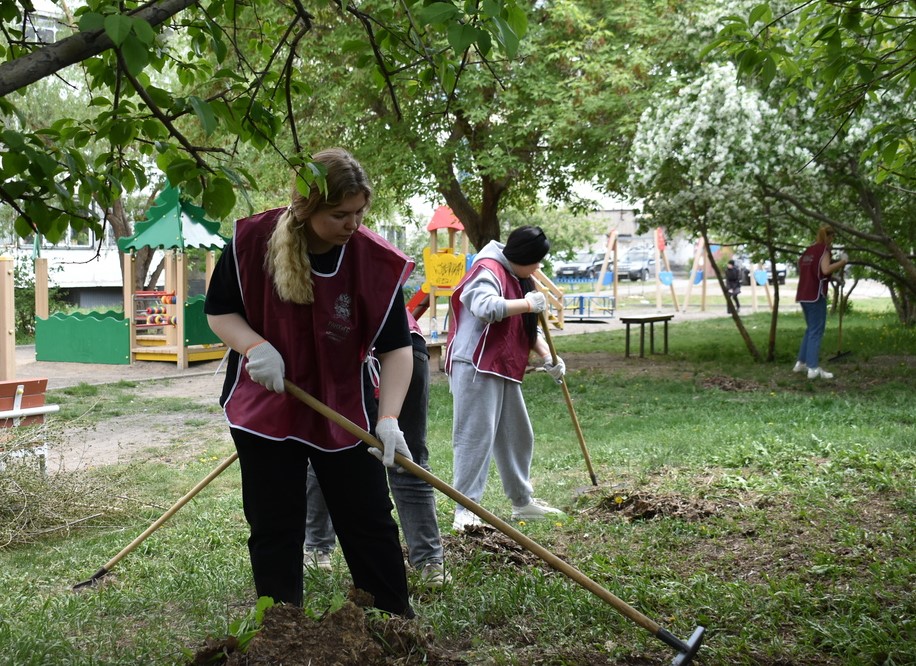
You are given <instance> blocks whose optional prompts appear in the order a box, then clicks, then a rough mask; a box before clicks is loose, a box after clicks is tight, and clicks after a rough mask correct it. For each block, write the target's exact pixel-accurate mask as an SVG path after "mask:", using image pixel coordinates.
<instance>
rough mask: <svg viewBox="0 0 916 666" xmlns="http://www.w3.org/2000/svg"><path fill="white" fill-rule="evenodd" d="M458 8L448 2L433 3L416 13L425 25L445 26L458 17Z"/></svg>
mask: <svg viewBox="0 0 916 666" xmlns="http://www.w3.org/2000/svg"><path fill="white" fill-rule="evenodd" d="M458 14H459V12H458V8H457V7H456V6H455V5H453V4H452V3H450V2H434V3H432V4H431V5H427V6H426V7H424V8H423V9H421V10H420V11H419V12H418V15H419V17H420V19H421V20H422V21H423V22H424V23H426V24H445V23H448V22H449V21H451V20H452V19H454V18H455V17H456V16H458Z"/></svg>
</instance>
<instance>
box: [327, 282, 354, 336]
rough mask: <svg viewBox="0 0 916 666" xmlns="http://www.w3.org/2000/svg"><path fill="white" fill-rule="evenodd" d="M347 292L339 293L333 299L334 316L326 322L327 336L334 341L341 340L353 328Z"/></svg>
mask: <svg viewBox="0 0 916 666" xmlns="http://www.w3.org/2000/svg"><path fill="white" fill-rule="evenodd" d="M351 305H352V303H351V299H350V295H349V294H340V295H339V296H338V297H337V300H336V301H334V317H333V318H332V319H331V321H330V322H328V328H327V331H326V333H327V336H328V337H329V338H330V339H331V340H333V341H334V342H342V341H343V340H344V339H346V337H347V336H348V335H350V331H352V330H353V324H352V323H351V319H352V307H351Z"/></svg>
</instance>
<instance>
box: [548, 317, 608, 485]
mask: <svg viewBox="0 0 916 666" xmlns="http://www.w3.org/2000/svg"><path fill="white" fill-rule="evenodd" d="M538 317H539V319H540V322H541V328H542V329H543V331H544V338H545V339H546V340H547V347H548V348H549V349H550V358H551V362H553V363H556V362H557V350H556V349H555V348H554V346H553V338H552V337H550V331H549V330H548V328H547V317H546V315H545V314H544V313H543V312H542V313H540V315H538ZM560 386H562V387H563V397H564V398H566V408H567V409H568V410H569V416H570V418H571V419H572V423H573V428H575V430H576V437H578V438H579V448H580V449H582V455H583V456H584V457H585V466H586V467H587V468H588V475H589V476H590V477H591V479H592V485H593V486H597V485H598V479H597V477H596V476H595V470H594V469H592V459H591V457H590V456H589V455H588V447H587V446H586V445H585V435H583V434H582V426H580V425H579V417H578V416H576V408H575V407H573V401H572V396H571V395H570V394H569V387H568V386H567V385H566V378H565V377H561V378H560Z"/></svg>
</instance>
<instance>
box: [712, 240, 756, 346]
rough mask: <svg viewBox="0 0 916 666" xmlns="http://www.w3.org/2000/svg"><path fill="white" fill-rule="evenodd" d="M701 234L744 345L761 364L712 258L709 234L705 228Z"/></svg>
mask: <svg viewBox="0 0 916 666" xmlns="http://www.w3.org/2000/svg"><path fill="white" fill-rule="evenodd" d="M700 233H702V234H703V243H704V245H705V246H706V257H707V258H708V259H709V265H710V266H712V270H713V272H714V273H715V274H716V280H717V281H718V283H719V289H721V290H722V293H723V294H725V299H726V301H727V302H728V309H729V312H731V315H732V321H733V322H735V326H736V327H737V328H738V332H739V333H740V334H741V338H742V339H743V340H744V344H745V345H746V346H747V350H748V351H749V352H750V354H751V357H752V358H753V359H754V360H755V361H757V362H758V363H760V362H761V361H762V360H763V359H761V357H760V352H759V351H757V347H756V345H754V341H753V340H751V336H750V334H749V333H748V332H747V328H746V327H745V326H744V322H743V321H741V315H739V314H738V310H737V309H736V308H735V301H734V299H733V298H732V295H731V294H729V293H728V289H726V288H725V278H724V277H723V276H722V271H721V270H719V266H718V264H716V260H715V257H713V256H712V250H711V249H710V247H709V234H707V233H706V229H705V228H703V229H701V231H700Z"/></svg>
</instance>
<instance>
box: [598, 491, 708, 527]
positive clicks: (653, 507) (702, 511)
mask: <svg viewBox="0 0 916 666" xmlns="http://www.w3.org/2000/svg"><path fill="white" fill-rule="evenodd" d="M588 511H589V512H592V513H599V514H601V513H613V514H616V515H619V516H620V517H622V518H623V519H624V520H626V521H635V520H653V519H655V518H679V519H681V520H686V521H696V520H702V519H704V518H709V517H710V516H715V515H717V514H718V513H719V507H718V506H717V505H716V504H715V503H714V502H710V501H708V500H701V499H691V498H686V497H681V496H680V495H675V494H671V493H649V492H639V491H637V492H633V493H627V492H616V493H612V494H610V495H607V496H605V497H602V498H601V499H599V500H598V502H597V504H596V505H595V506H594V507H593V508H592V509H589V510H588Z"/></svg>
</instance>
